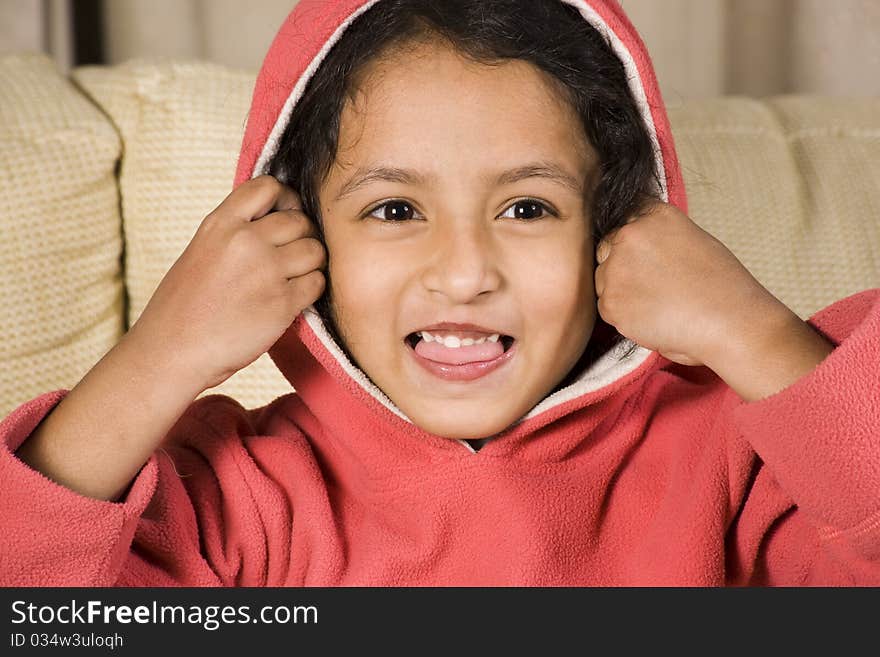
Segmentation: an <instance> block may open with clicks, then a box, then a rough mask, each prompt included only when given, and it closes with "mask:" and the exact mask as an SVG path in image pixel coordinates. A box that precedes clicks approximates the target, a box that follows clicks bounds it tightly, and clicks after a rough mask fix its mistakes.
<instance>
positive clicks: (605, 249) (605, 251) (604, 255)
mask: <svg viewBox="0 0 880 657" xmlns="http://www.w3.org/2000/svg"><path fill="white" fill-rule="evenodd" d="M609 255H611V244H609V243H608V241H607V240H602V241H601V242H599V246H597V247H596V264H597V265H601V264H602V263H603V262H605V261H606V260H608V256H609Z"/></svg>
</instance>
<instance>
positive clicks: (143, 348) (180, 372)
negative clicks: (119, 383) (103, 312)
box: [116, 327, 210, 399]
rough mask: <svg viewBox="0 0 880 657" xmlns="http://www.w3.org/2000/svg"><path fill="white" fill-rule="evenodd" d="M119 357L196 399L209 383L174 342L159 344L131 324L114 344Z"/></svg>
mask: <svg viewBox="0 0 880 657" xmlns="http://www.w3.org/2000/svg"><path fill="white" fill-rule="evenodd" d="M116 349H118V350H119V352H120V356H121V357H122V358H124V359H125V361H126V362H127V363H130V366H131V367H133V368H135V370H136V371H138V372H140V373H142V374H144V375H147V376H148V377H149V378H150V379H152V380H154V381H158V382H161V384H162V385H164V386H168V387H169V388H173V390H174V392H175V394H176V395H179V396H181V397H189V398H191V399H195V398H196V397H198V396H199V395H200V394H201V393H202V392H204V391H205V390H207V389H208V388H209V387H210V385H208V383H207V379H206V378H205V377H204V376H203V375H202V374H201V369H200V368H199V367H196V366H195V365H194V363H192V362H191V361H190V359H189V358H187V357H186V356H185V355H184V354H180V353H177V350H176V349H175V348H174V346H173V345H168V346H160V345H157V344H156V343H155V341H152V340H150V339H148V338H147V337H146V336H144V335H142V334H141V333H140V332H139V331H138V330H137V328H136V327H132V328H131V329H130V330H129V331H128V332H127V333H126V334H125V335H123V337H122V339H121V340H120V341H119V343H118V344H117V346H116Z"/></svg>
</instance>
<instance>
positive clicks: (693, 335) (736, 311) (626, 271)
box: [595, 201, 793, 367]
mask: <svg viewBox="0 0 880 657" xmlns="http://www.w3.org/2000/svg"><path fill="white" fill-rule="evenodd" d="M596 261H597V263H600V264H599V266H598V267H597V268H596V274H595V282H596V296H597V297H598V309H599V314H600V315H601V316H602V319H603V320H605V321H606V322H607V323H609V324H612V325H614V326H615V327H616V328H617V330H618V331H619V332H620V333H621V334H622V335H624V336H626V337H627V338H630V339H631V340H633V341H635V342H637V343H638V344H640V345H642V346H644V347H647V348H648V349H652V350H654V351H658V352H659V353H660V354H661V355H662V356H664V357H665V358H667V359H669V360H671V361H674V362H676V363H681V364H682V365H709V366H710V367H712V366H713V363H714V362H716V361H718V360H719V358H723V353H724V350H725V348H728V347H729V346H730V345H731V344H732V343H733V341H738V342H737V344H745V343H747V342H748V341H749V340H750V339H752V336H755V337H763V336H764V335H766V333H762V332H761V331H763V330H764V328H766V327H767V326H768V325H770V323H771V322H773V323H774V324H773V325H774V326H778V325H779V322H780V321H790V318H791V317H792V316H793V313H792V312H791V311H790V310H789V309H788V308H787V307H785V306H784V305H783V304H782V303H781V302H780V301H779V300H778V299H776V298H775V297H774V296H773V295H772V294H770V292H769V291H767V289H766V288H764V287H763V286H762V285H761V284H760V283H759V282H758V281H757V280H756V279H755V278H754V277H753V276H752V275H751V274H750V273H749V271H748V270H747V269H746V268H745V267H744V266H743V265H742V263H741V262H740V261H739V260H737V258H736V256H734V255H733V253H731V252H730V251H729V250H728V249H727V247H725V246H724V245H723V244H722V243H721V242H719V241H718V240H717V239H715V238H714V237H712V236H711V235H710V234H709V233H707V232H706V231H704V230H703V229H702V228H700V227H699V226H697V224H695V223H694V222H693V221H692V220H691V219H690V218H689V217H688V216H687V215H685V214H684V213H683V212H681V211H679V210H678V209H677V208H675V207H674V206H672V205H669V204H667V203H663V202H660V201H654V202H652V203H651V205H650V206H648V209H647V210H646V211H645V212H644V213H642V214H639V215H637V216H635V217H633V218H632V219H630V221H629V222H628V223H627V224H626V225H624V226H621V227H620V228H618V229H617V230H616V231H614V232H612V233H610V234H609V235H608V236H606V237H605V239H603V240H602V241H601V242H600V243H599V244H598V245H597V248H596Z"/></svg>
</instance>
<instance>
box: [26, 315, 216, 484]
mask: <svg viewBox="0 0 880 657" xmlns="http://www.w3.org/2000/svg"><path fill="white" fill-rule="evenodd" d="M137 337H138V336H137V334H136V333H134V332H129V333H128V334H126V335H125V336H124V337H123V339H122V340H121V341H120V342H119V344H117V345H116V346H115V347H114V348H113V349H111V350H110V351H109V352H108V353H107V354H106V355H105V356H104V358H102V359H101V360H100V362H98V364H97V365H95V367H94V368H92V370H91V371H90V372H89V373H88V374H86V376H85V377H84V378H83V379H82V381H80V382H79V384H77V386H76V387H75V388H74V389H73V390H72V391H71V392H70V393H69V394H67V395H66V396H65V397H64V399H63V400H62V401H61V403H60V404H58V406H57V407H55V408H54V410H52V411H51V412H50V413H49V415H48V416H47V417H46V418H45V419H43V421H42V422H41V423H40V425H39V427H37V429H36V431H34V433H33V435H31V437H30V438H28V440H26V441H25V442H24V444H23V445H22V446H21V447H20V448H19V449H18V451H17V452H16V455H17V456H18V458H20V459H21V460H22V461H24V462H25V463H27V464H28V465H30V466H31V467H32V468H34V469H35V470H38V471H39V472H42V473H43V474H44V475H46V476H47V477H49V479H51V480H52V481H55V482H57V483H59V484H61V485H63V486H66V487H67V488H70V489H71V490H74V491H76V492H78V493H80V494H82V495H85V496H87V497H93V498H95V499H99V500H118V499H119V497H120V496H121V495H122V493H123V492H124V491H125V490H126V489H127V488H128V486H129V484H130V483H131V481H132V479H133V478H134V476H135V474H137V472H138V471H139V470H140V469H141V468H142V467H143V465H144V463H145V462H146V461H147V459H148V458H149V457H150V454H152V453H153V451H154V450H155V449H156V448H157V447H158V446H159V443H160V442H161V441H162V439H163V437H164V436H165V435H166V434H167V433H168V431H169V430H170V429H171V427H172V426H173V425H174V423H175V422H176V421H177V420H178V418H180V416H181V415H183V412H184V410H186V408H187V407H188V406H189V405H190V404H191V403H192V402H193V400H194V399H195V398H196V397H197V396H198V395H199V394H200V393H201V392H202V390H203V389H204V388H203V387H202V384H201V383H199V382H198V381H197V380H195V379H194V378H192V376H191V373H190V372H187V371H181V370H179V369H177V367H176V366H175V362H176V359H175V355H174V354H173V353H168V352H164V353H159V354H157V353H154V352H153V351H150V350H148V349H146V348H145V347H142V346H141V345H140V344H139V343H138V340H137ZM169 382H173V384H171V385H170V384H169Z"/></svg>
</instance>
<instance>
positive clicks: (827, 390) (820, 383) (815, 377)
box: [729, 289, 880, 585]
mask: <svg viewBox="0 0 880 657" xmlns="http://www.w3.org/2000/svg"><path fill="white" fill-rule="evenodd" d="M809 323H810V324H811V325H812V326H813V327H814V328H816V329H818V330H819V331H820V332H821V333H822V334H823V335H825V336H826V337H827V338H828V339H829V340H830V341H831V342H832V343H833V344H834V345H835V349H834V350H833V351H832V352H831V353H830V354H829V355H828V356H827V357H826V358H825V359H824V360H823V361H822V362H821V363H820V364H819V365H817V366H816V368H815V369H814V370H813V371H812V372H810V373H809V374H807V375H806V376H804V377H802V378H801V379H800V380H798V381H796V382H795V383H793V384H792V385H790V386H789V387H787V388H785V389H784V390H782V391H780V392H778V393H776V394H774V395H771V396H769V397H766V398H764V399H760V400H756V401H753V402H745V401H743V400H742V399H740V398H739V397H738V396H736V395H735V393H734V392H733V391H730V393H729V394H731V395H734V396H736V399H737V400H738V401H736V402H734V403H733V404H732V407H731V421H732V429H733V430H734V431H735V432H736V433H737V434H738V435H739V436H740V437H741V438H742V439H743V440H745V441H747V442H748V443H749V444H750V445H751V447H752V449H754V451H755V452H756V453H757V455H758V457H759V458H760V461H761V464H760V465H759V466H758V467H757V469H756V471H755V473H753V480H752V484H751V487H750V490H749V493H748V497H747V498H746V499H745V501H744V504H743V505H742V508H741V511H740V518H739V520H738V523H737V525H738V529H737V532H738V538H737V549H738V551H739V552H740V554H739V558H740V559H748V560H751V561H753V564H754V568H753V569H749V570H750V571H752V574H751V578H750V579H751V583H789V584H795V583H798V584H838V585H853V584H854V585H859V584H872V585H877V584H880V370H878V363H880V289H873V290H867V291H864V292H861V293H859V294H855V295H853V296H850V297H847V298H845V299H843V300H841V301H838V302H836V303H834V304H832V305H830V306H828V307H827V308H825V309H823V310H821V311H820V312H818V313H816V314H815V315H814V316H812V317H811V318H810V319H809ZM747 554H748V557H747Z"/></svg>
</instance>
